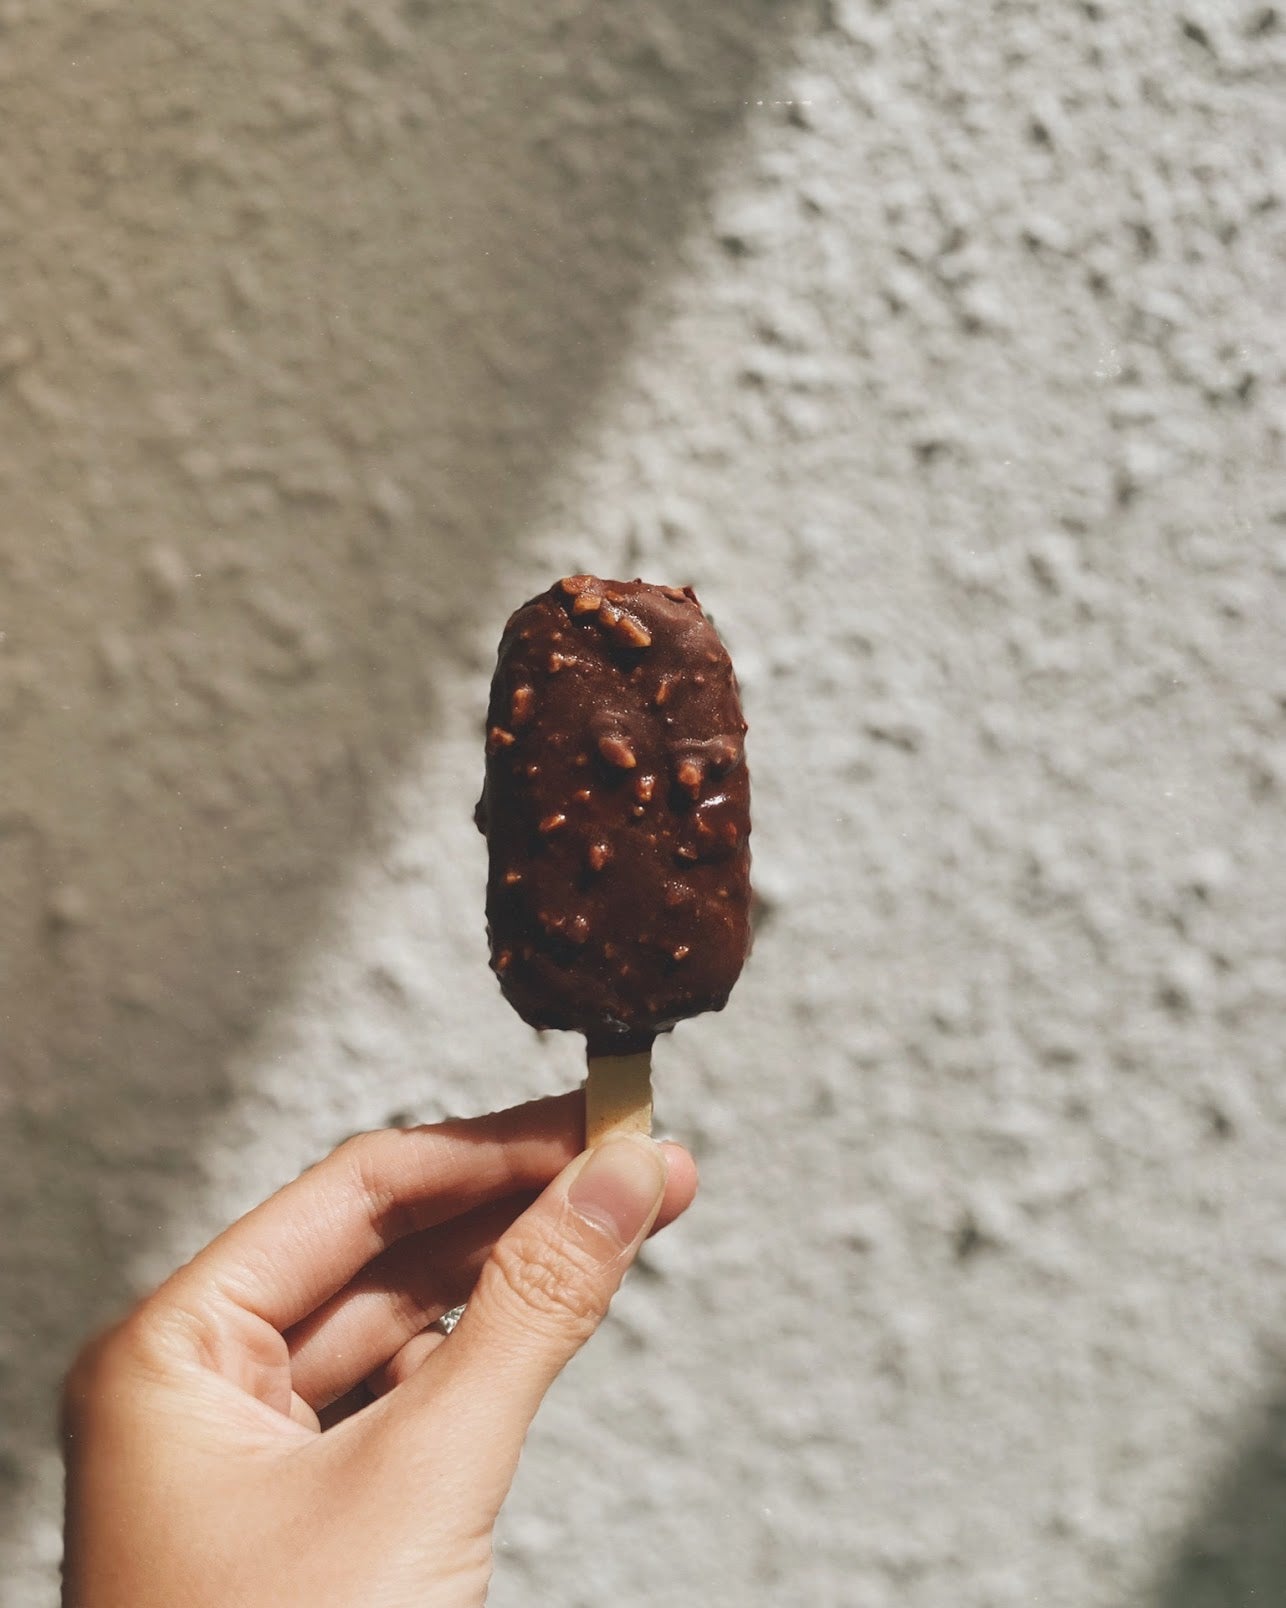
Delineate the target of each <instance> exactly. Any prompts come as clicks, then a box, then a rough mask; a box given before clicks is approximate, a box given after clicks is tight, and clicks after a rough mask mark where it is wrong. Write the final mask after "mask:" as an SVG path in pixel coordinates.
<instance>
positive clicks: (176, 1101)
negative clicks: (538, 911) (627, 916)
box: [0, 0, 1286, 1608]
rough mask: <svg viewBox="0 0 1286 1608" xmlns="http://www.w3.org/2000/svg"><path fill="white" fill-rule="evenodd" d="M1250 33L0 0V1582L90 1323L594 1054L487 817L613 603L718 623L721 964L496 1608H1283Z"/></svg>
mask: <svg viewBox="0 0 1286 1608" xmlns="http://www.w3.org/2000/svg"><path fill="white" fill-rule="evenodd" d="M1284 41H1286V13H1283V12H1282V11H1281V10H1280V8H1279V7H1277V6H1275V5H1265V4H1262V3H1258V0H1256V3H1242V0H1227V3H1222V4H1221V3H1218V0H1186V3H1184V4H1178V5H1176V4H1162V3H1157V0H1152V3H1149V0H1082V3H1078V4H1066V5H1064V4H1043V5H1042V4H1039V3H1038V0H1008V3H1006V0H989V3H980V4H972V5H960V4H958V3H955V0H901V3H898V0H890V3H887V4H880V3H878V0H865V3H864V0H833V3H831V4H829V5H826V6H818V5H816V4H802V5H798V6H770V5H767V4H761V3H756V0H731V3H724V4H721V5H713V4H700V3H698V0H648V3H635V4H632V5H630V6H624V5H610V6H593V5H583V4H579V3H569V0H549V3H537V4H528V0H494V3H492V4H488V5H477V4H475V3H473V0H455V3H450V0H404V3H401V4H395V3H393V0H362V3H361V4H352V5H347V4H342V3H340V0H310V3H308V4H304V3H302V0H278V3H275V4H263V3H261V0H225V3H224V4H222V5H220V6H217V7H209V6H198V5H196V4H194V3H192V0H136V3H134V4H132V5H129V6H126V5H124V4H116V3H114V0H80V3H79V4H76V5H72V6H66V5H61V6H60V5H53V4H50V3H42V0H4V3H3V4H0V506H2V507H3V511H4V515H3V519H2V520H0V1058H2V1062H3V1077H2V1079H0V1102H2V1105H0V1203H2V1205H3V1213H4V1221H5V1223H6V1224H7V1225H9V1232H8V1233H7V1234H6V1236H5V1244H4V1247H3V1250H2V1251H0V1492H2V1494H3V1498H4V1509H5V1518H4V1528H3V1531H2V1532H0V1601H3V1603H4V1608H34V1605H36V1604H39V1603H43V1602H46V1601H49V1600H50V1598H51V1594H52V1591H53V1586H52V1580H53V1576H54V1570H55V1565H56V1558H57V1552H58V1535H57V1495H58V1484H57V1467H56V1462H55V1460H54V1458H53V1455H52V1451H51V1445H52V1439H51V1433H50V1423H51V1415H52V1409H51V1396H52V1391H53V1388H54V1385H55V1381H56V1379H57V1377H58V1375H59V1372H60V1370H61V1368H62V1367H63V1365H64V1363H65V1360H66V1358H67V1357H68V1355H69V1352H70V1350H71V1349H72V1348H73V1347H74V1345H75V1344H76V1342H77V1340H78V1338H79V1337H80V1336H82V1335H83V1333H84V1332H85V1331H86V1330H87V1329H88V1328H90V1327H91V1326H92V1325H94V1324H95V1323H98V1322H100V1321H101V1320H102V1319H104V1318H105V1317H106V1316H107V1315H108V1314H109V1313H111V1312H112V1311H113V1310H114V1309H115V1308H116V1307H117V1306H118V1305H119V1304H120V1303H121V1302H122V1301H123V1300H124V1299H126V1298H127V1297H128V1295H129V1294H130V1292H132V1291H135V1290H138V1289H141V1288H142V1287H144V1286H145V1285H147V1284H148V1282H149V1281H151V1280H153V1279H155V1278H157V1277H159V1276H160V1275H161V1274H162V1273H163V1272H164V1271H165V1270H166V1269H167V1268H168V1267H169V1266H171V1265H172V1263H173V1261H174V1260H175V1259H176V1258H177V1257H179V1256H181V1255H182V1254H185V1253H186V1252H187V1251H188V1250H190V1249H191V1248H192V1247H193V1246H194V1245H195V1244H197V1243H199V1242H200V1241H201V1240H202V1239H203V1238H204V1237H206V1236H207V1235H208V1234H209V1232H211V1231H212V1230H213V1229H214V1228H215V1227H217V1226H218V1225H219V1224H221V1223H222V1222H224V1221H226V1219H227V1218H228V1217H229V1216H230V1215H231V1214H233V1213H234V1212H236V1211H237V1210H239V1209H241V1208H242V1207H244V1206H245V1205H248V1204H249V1203H250V1202H251V1201H253V1200H254V1199H256V1198H258V1197H259V1196H261V1195H262V1194H264V1193H265V1192H266V1191H268V1190H269V1189H270V1188H272V1187H273V1186H275V1185H276V1184H277V1183H278V1182H280V1181H281V1180H282V1179H283V1178H284V1177H286V1176H288V1175H290V1174H291V1173H292V1172H293V1171H295V1170H297V1169H298V1168H299V1167H301V1166H303V1165H305V1164H306V1163H307V1162H308V1161H309V1160H310V1159H312V1158H314V1157H315V1156H316V1155H317V1154H318V1153H319V1152H320V1151H322V1150H324V1149H325V1148H326V1147H328V1146H329V1145H331V1144H332V1143H334V1142H335V1141H336V1140H338V1139H339V1138H341V1137H343V1136H344V1134H346V1133H347V1132H349V1131H351V1130H353V1129H355V1128H358V1127H364V1126H371V1125H374V1124H378V1123H380V1122H383V1121H386V1120H390V1119H399V1118H400V1117H402V1116H404V1115H406V1114H411V1115H414V1116H416V1117H424V1118H432V1117H435V1116H438V1115H441V1114H443V1113H445V1112H448V1111H459V1110H471V1111H472V1110H482V1109H486V1108H490V1107H494V1106H496V1105H499V1104H503V1103H508V1102H509V1101H511V1100H513V1099H516V1098H519V1097H522V1096H526V1095H529V1094H532V1093H536V1092H540V1091H543V1090H550V1089H554V1088H558V1087H564V1086H569V1085H571V1084H572V1083H574V1082H575V1081H576V1080H577V1078H578V1076H579V1067H578V1063H577V1057H576V1048H575V1045H574V1044H572V1043H570V1042H567V1041H564V1040H551V1041H549V1042H545V1043H538V1042H537V1041H536V1039H535V1038H534V1036H533V1035H531V1034H529V1033H528V1031H527V1030H526V1029H525V1028H523V1026H522V1025H521V1024H520V1023H519V1022H518V1021H517V1020H516V1018H513V1017H512V1015H511V1013H510V1012H509V1011H508V1010H507V1008H506V1007H504V1005H503V1004H502V1002H501V1001H500V999H499V997H498V995H497V993H496V991H495V989H494V987H493V985H492V982H491V979H490V976H489V974H488V972H487V970H486V966H485V946H484V939H483V933H482V918H481V901H482V877H483V852H482V845H481V843H480V841H479V840H477V839H476V837H475V835H474V833H473V829H472V826H471V824H470V818H469V816H470V807H471V805H472V802H473V798H474V796H475V792H476V787H477V783H478V778H479V768H480V756H479V751H478V747H479V745H478V727H479V722H480V719H481V713H482V701H483V696H484V689H485V682H486V677H487V672H488V668H489V665H488V661H489V657H490V654H491V651H492V648H493V645H494V639H495V636H496V634H497V632H498V629H499V626H500V624H501V622H502V620H503V617H504V615H505V613H506V612H507V610H508V609H509V607H510V606H511V605H512V604H513V603H514V602H516V601H517V600H519V599H521V598H522V597H523V596H525V595H527V594H528V593H530V592H532V591H534V590H536V589H537V588H538V587H540V586H542V585H544V584H546V583H547V581H548V579H549V578H550V577H551V576H552V575H555V574H558V573H561V572H564V571H566V570H569V569H576V568H582V567H584V568H594V569H598V570H600V571H603V572H606V573H613V572H615V573H628V574H633V573H635V572H639V571H641V572H642V573H644V574H646V575H649V576H654V577H656V578H661V579H675V580H681V581H692V582H694V583H695V584H696V585H697V587H698V589H699V590H700V591H701V593H702V596H703V598H704V599H705V601H706V602H707V604H708V605H709V606H711V607H712V608H713V610H714V612H715V613H716V615H717V617H718V618H719V620H720V623H721V624H722V626H723V627H724V629H725V632H726V635H727V637H728V639H729V642H730V644H731V646H732V648H733V650H734V653H735V655H736V657H737V660H738V663H739V666H740V668H741V671H742V675H743V681H744V685H745V691H746V698H747V705H748V713H749V715H750V718H751V721H752V734H751V742H752V745H753V746H752V749H751V756H752V762H753V766H754V774H755V780H756V783H757V815H756V837H755V846H756V855H757V858H756V868H757V873H758V883H759V887H760V891H761V895H762V901H761V904H762V908H761V912H760V914H761V923H760V933H759V940H758V945H757V949H756V953H755V955H754V957H753V960H752V962H751V965H750V967H749V968H748V971H747V974H746V976H745V978H744V980H743V982H742V984H741V986H740V988H739V991H738V993H737V994H736V996H735V997H734V1001H733V1003H732V1005H731V1006H730V1008H729V1009H728V1011H727V1012H726V1013H725V1014H724V1015H723V1016H722V1017H715V1018H709V1019H706V1020H702V1021H699V1022H695V1023H690V1024H687V1025H685V1026H684V1027H683V1028H682V1029H681V1030H680V1031H679V1032H678V1033H676V1034H675V1035H674V1037H673V1040H672V1041H669V1042H667V1043H666V1044H664V1045H663V1046H662V1047H661V1049H660V1051H659V1053H658V1063H659V1068H660V1071H659V1078H658V1084H659V1110H660V1115H661V1122H662V1126H663V1127H664V1128H665V1129H668V1130H670V1131H672V1132H674V1133H676V1134H679V1135H681V1136H683V1137H684V1138H686V1139H687V1140H688V1141H689V1142H690V1143H691V1144H692V1145H693V1147H694V1149H695V1150H696V1151H697V1152H698V1154H699V1156H700V1158H701V1160H702V1164H703V1169H704V1180H705V1185H704V1192H703V1194H702V1197H701V1199H700V1201H699V1203H698V1205H697V1207H696V1208H695V1209H694V1211H693V1212H692V1214H691V1215H690V1217H689V1218H688V1219H686V1220H685V1221H684V1222H683V1223H682V1224H681V1225H679V1226H678V1227H677V1228H676V1229H674V1230H673V1231H671V1232H670V1233H668V1234H667V1235H666V1236H663V1238H662V1239H661V1240H660V1241H658V1242H657V1243H656V1245H655V1246H654V1247H652V1248H650V1249H649V1251H648V1252H647V1254H646V1256H645V1258H644V1266H643V1268H642V1269H641V1270H640V1271H639V1272H638V1273H637V1274H636V1275H635V1276H634V1277H633V1279H632V1280H631V1282H630V1284H629V1285H628V1286H627V1288H626V1290H625V1291H624V1293H623V1294H622V1296H621V1298H620V1300H619V1302H618V1304H617V1307H616V1309H615V1312H614V1316H613V1318H612V1320H611V1322H610V1324H609V1325H608V1327H607V1329H606V1330H605V1332H604V1333H603V1334H602V1335H601V1336H600V1337H599V1338H598V1339H597V1340H596V1342H595V1344H594V1345H593V1347H592V1348H591V1349H590V1350H589V1351H588V1352H587V1353H586V1354H585V1355H584V1356H583V1357H582V1358H581V1359H580V1360H579V1361H578V1362H577V1364H576V1365H575V1366H574V1367H573V1368H572V1369H571V1370H570V1372H569V1374H568V1375H567V1376H566V1377H565V1379H564V1380H563V1381H561V1382H560V1384H559V1386H558V1387H557V1389H556V1391H555V1393H554V1396H553V1398H552V1400H551V1402H550V1404H549V1406H548V1408H547V1410H546V1412H545V1414H544V1416H543V1417H542V1419H541V1420H540V1423H539V1425H538V1428H537V1430H536V1432H535V1433H534V1435H533V1437H532V1440H531V1443H530V1446H529V1450H528V1454H527V1457H526V1459H525V1461H524V1465H523V1468H522V1471H521V1473H520V1476H519V1480H518V1484H517V1486H516V1488H515V1492H514V1495H513V1499H512V1502H511V1504H510V1507H509V1509H508V1510H507V1513H506V1516H505V1520H504V1523H503V1528H502V1538H501V1545H500V1554H499V1567H498V1573H497V1580H496V1585H495V1588H494V1592H493V1600H494V1602H495V1603H496V1604H497V1605H498V1608H517V1605H519V1604H533V1603H558V1604H560V1605H567V1608H599V1605H602V1604H604V1603H613V1604H620V1605H622V1608H624V1605H629V1604H639V1605H642V1604H644V1603H647V1604H648V1605H649V1608H689V1605H692V1604H696V1603H700V1604H703V1605H708V1608H724V1605H727V1608H733V1605H744V1604H755V1605H759V1604H764V1605H767V1604H778V1603H783V1602H792V1603H793V1602H801V1603H810V1604H836V1605H843V1608H892V1605H894V1604H896V1605H898V1608H946V1605H951V1608H1016V1605H1018V1604H1028V1603H1034V1602H1039V1603H1040V1604H1041V1605H1042V1608H1130V1605H1135V1604H1148V1605H1149V1608H1215V1605H1220V1608H1222V1605H1240V1604H1243V1603H1254V1604H1256V1605H1257V1604H1259V1603H1260V1602H1263V1603H1269V1602H1278V1601H1286V1524H1284V1523H1283V1521H1282V1517H1281V1515H1282V1513H1283V1511H1286V1383H1284V1380H1286V1165H1284V1164H1283V1163H1284V1157H1283V1145H1284V1142H1286V1080H1284V1079H1283V1068H1282V1065H1281V1047H1280V1046H1281V1039H1282V1027H1283V1004H1284V1003H1286V977H1284V972H1283V966H1284V961H1283V955H1284V951H1286V944H1284V942H1283V940H1284V939H1286V933H1284V931H1283V908H1284V907H1286V881H1284V878H1283V871H1282V857H1281V850H1280V841H1281V835H1282V824H1283V823H1282V808H1283V792H1284V791H1286V719H1284V712H1286V666H1284V661H1283V653H1282V649H1283V639H1284V636H1286V632H1284V630H1283V628H1284V626H1286V611H1284V610H1283V600H1282V589H1283V584H1284V582H1286V529H1284V527H1286V484H1284V481H1283V473H1282V469H1283V438H1284V437H1286V402H1284V401H1283V392H1282V389H1281V381H1282V372H1283V364H1284V358H1286V338H1284V333H1283V322H1282V319H1281V315H1280V311H1279V304H1280V300H1281V261H1282V246H1283V210H1282V203H1283V190H1284V189H1286V184H1284V181H1283V173H1282V167H1281V161H1280V150H1281V148H1282V139H1283V134H1286V129H1284V128H1283V121H1284V119H1283V116H1282V106H1283V100H1282V98H1281V95H1280V90H1281V68H1282V66H1283V64H1284V63H1286V48H1284ZM1274 280H1275V281H1276V283H1274ZM1274 292H1275V294H1274Z"/></svg>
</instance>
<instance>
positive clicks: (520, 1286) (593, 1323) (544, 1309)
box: [487, 1227, 610, 1340]
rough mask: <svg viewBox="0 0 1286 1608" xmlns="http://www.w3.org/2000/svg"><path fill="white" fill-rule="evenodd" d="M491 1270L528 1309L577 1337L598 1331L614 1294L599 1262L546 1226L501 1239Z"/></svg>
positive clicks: (530, 1312) (586, 1336) (582, 1337)
mask: <svg viewBox="0 0 1286 1608" xmlns="http://www.w3.org/2000/svg"><path fill="white" fill-rule="evenodd" d="M487 1273H488V1275H489V1276H490V1278H491V1279H492V1280H494V1281H496V1282H498V1283H499V1284H500V1285H502V1286H503V1289H504V1292H505V1293H506V1294H507V1295H508V1296H509V1298H511V1299H513V1300H516V1301H517V1302H518V1303H519V1304H520V1305H521V1306H522V1307H523V1308H524V1310H525V1311H526V1312H527V1313H529V1314H535V1315H536V1316H537V1317H538V1318H539V1319H540V1320H542V1321H543V1322H545V1323H548V1324H550V1325H552V1326H554V1327H557V1328H558V1329H559V1330H561V1331H563V1332H565V1333H570V1334H571V1336H572V1337H574V1338H576V1339H578V1340H584V1339H587V1338H588V1337H589V1336H590V1335H591V1334H592V1333H593V1332H594V1330H595V1329H596V1328H597V1327H598V1325H599V1324H600V1323H601V1322H602V1320H603V1315H604V1313H605V1312H606V1311H607V1305H608V1301H609V1300H610V1293H609V1292H606V1291H604V1289H603V1285H602V1279H601V1276H600V1270H599V1267H598V1265H597V1263H595V1262H594V1260H593V1259H592V1258H591V1257H589V1256H588V1255H587V1254H585V1253H583V1252H579V1251H578V1250H577V1248H576V1247H575V1245H573V1244H570V1243H568V1242H567V1241H565V1240H561V1239H557V1238H555V1237H554V1235H553V1234H552V1233H550V1232H549V1231H548V1230H547V1229H536V1228H535V1227H533V1228H531V1229H530V1230H529V1231H528V1232H527V1233H526V1234H524V1235H523V1236H522V1237H521V1238H516V1237H508V1238H505V1239H501V1240H499V1241H498V1242H497V1244H496V1246H495V1249H494V1251H493V1252H492V1256H491V1260H490V1262H489V1263H488V1266H487Z"/></svg>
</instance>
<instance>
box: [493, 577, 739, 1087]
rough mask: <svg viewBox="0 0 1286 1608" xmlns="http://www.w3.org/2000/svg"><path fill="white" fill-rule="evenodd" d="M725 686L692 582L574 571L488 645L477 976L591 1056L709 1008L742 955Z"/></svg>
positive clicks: (728, 685)
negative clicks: (485, 862)
mask: <svg viewBox="0 0 1286 1608" xmlns="http://www.w3.org/2000/svg"><path fill="white" fill-rule="evenodd" d="M745 731H746V723H745V720H744V719H743V718H742V713H741V701H740V698H739V695H738V691H737V681H736V676H735V675H734V673H733V669H732V662H731V660H730V659H729V657H728V654H727V650H726V649H725V648H724V646H723V643H722V642H721V641H720V640H719V636H718V634H717V632H716V631H715V629H714V627H713V625H711V623H710V621H709V620H708V619H707V618H706V616H705V614H704V613H703V612H702V610H701V606H700V604H699V603H698V602H697V599H696V595H695V594H694V593H693V592H692V590H691V589H690V588H686V587H685V588H682V589H680V588H678V587H662V586H652V585H649V584H647V583H645V582H643V581H637V580H636V581H605V580H598V579H596V578H595V577H593V576H588V575H575V576H569V577H568V578H567V579H566V580H563V581H559V582H558V583H557V584H556V585H554V586H552V587H551V588H550V589H549V591H548V592H545V593H542V595H541V596H540V597H537V598H533V599H532V601H531V602H530V603H527V604H524V606H523V607H522V608H520V609H519V610H518V611H517V613H515V614H514V615H513V616H512V618H511V619H510V620H509V623H508V624H507V626H506V627H505V632H504V636H503V638H502V639H501V643H500V653H499V660H498V663H497V665H496V673H495V677H494V679H493V681H492V684H491V701H490V707H489V710H488V714H487V769H486V782H485V785H484V787H483V793H482V798H481V800H480V801H479V804H478V809H477V821H478V825H479V827H480V828H481V829H482V830H483V831H484V832H485V833H486V836H487V846H488V850H489V854H490V872H489V876H488V880H487V924H488V932H489V935H490V939H491V964H492V969H493V970H494V971H495V972H496V974H497V976H498V977H499V979H500V985H501V988H502V989H503V990H504V993H505V996H506V998H507V999H508V1000H509V1002H510V1004H512V1005H513V1007H514V1008H515V1010H517V1011H518V1013H519V1015H521V1016H522V1017H523V1019H524V1020H525V1021H528V1022H530V1023H531V1024H532V1026H534V1027H559V1028H572V1029H575V1030H576V1031H578V1032H581V1033H584V1034H585V1036H586V1038H587V1040H588V1041H589V1051H590V1054H592V1055H603V1054H625V1053H628V1052H632V1051H635V1050H641V1049H646V1048H647V1047H648V1046H649V1045H650V1044H651V1042H652V1040H653V1039H654V1038H655V1037H656V1035H657V1034H658V1033H663V1032H666V1031H667V1030H668V1029H669V1028H671V1027H673V1026H674V1024H675V1023H676V1022H678V1021H680V1020H682V1018H684V1017H686V1016H695V1015H697V1014H698V1013H700V1012H701V1011H712V1010H719V1009H721V1008H722V1006H723V1005H724V1004H725V1003H726V1001H727V998H728V994H729V992H730V991H731V989H732V985H733V984H734V983H735V982H736V980H737V977H738V974H739V973H740V971H741V967H742V964H743V962H744V961H745V958H746V953H747V950H748V948H749V944H750V847H749V841H748V840H749V835H750V781H749V777H748V775H747V771H746V764H745V749H744V738H745Z"/></svg>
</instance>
